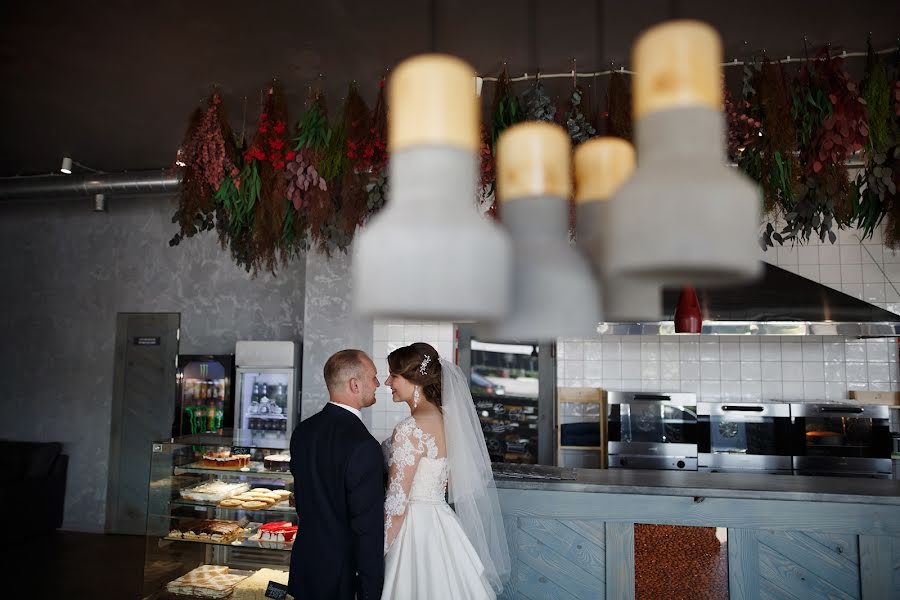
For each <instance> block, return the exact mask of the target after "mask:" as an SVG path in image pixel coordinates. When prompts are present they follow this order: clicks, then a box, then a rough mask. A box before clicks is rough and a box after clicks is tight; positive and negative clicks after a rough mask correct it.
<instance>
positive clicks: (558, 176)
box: [492, 122, 599, 342]
mask: <svg viewBox="0 0 900 600" xmlns="http://www.w3.org/2000/svg"><path fill="white" fill-rule="evenodd" d="M571 154H572V146H571V142H570V140H569V136H568V135H567V134H566V132H565V131H564V130H563V129H562V127H560V126H558V125H556V124H551V123H544V122H530V123H523V124H519V125H515V126H513V127H511V128H509V129H507V130H506V131H505V132H504V133H503V134H502V135H501V136H500V141H499V144H498V148H497V196H498V198H499V200H500V202H502V206H501V207H500V215H501V220H502V222H503V226H504V227H505V228H506V229H507V231H509V234H510V237H511V238H512V245H513V266H512V271H513V275H512V295H511V297H510V314H509V316H508V317H507V318H506V319H503V320H502V321H501V322H499V323H496V324H494V328H493V330H492V334H493V337H494V339H503V340H528V341H537V342H541V341H555V340H556V339H557V338H558V337H560V336H562V337H574V336H583V335H588V334H590V333H591V332H592V331H596V327H597V323H598V321H599V314H598V310H597V307H598V294H597V283H596V281H595V280H594V277H593V275H592V273H591V270H590V267H589V265H588V262H587V261H586V260H585V259H584V257H583V256H582V255H581V253H580V252H579V251H578V249H577V248H576V247H575V246H574V245H572V244H570V243H569V236H568V218H569V197H570V195H571V192H572V174H571Z"/></svg>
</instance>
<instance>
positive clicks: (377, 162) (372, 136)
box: [360, 78, 388, 173]
mask: <svg viewBox="0 0 900 600" xmlns="http://www.w3.org/2000/svg"><path fill="white" fill-rule="evenodd" d="M384 84H385V81H384V78H382V79H381V81H379V82H378V98H377V99H376V100H375V109H374V110H373V111H372V119H371V123H370V125H369V135H368V137H367V138H366V142H365V146H364V147H363V151H362V156H361V157H360V161H361V164H362V165H364V166H365V168H366V170H367V171H369V172H370V173H378V172H380V171H381V170H382V169H384V168H385V166H387V161H388V152H387V100H386V99H385V94H384Z"/></svg>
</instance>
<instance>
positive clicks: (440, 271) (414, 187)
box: [352, 55, 511, 321]
mask: <svg viewBox="0 0 900 600" xmlns="http://www.w3.org/2000/svg"><path fill="white" fill-rule="evenodd" d="M474 78H475V72H474V70H473V69H472V68H471V67H470V66H469V65H468V64H466V63H465V62H463V61H461V60H459V59H456V58H453V57H450V56H443V55H422V56H417V57H413V58H411V59H408V60H406V61H404V62H402V63H401V64H400V65H399V66H398V67H397V68H396V69H395V70H394V73H393V75H392V77H391V80H390V83H389V86H388V103H389V105H390V107H391V110H390V112H389V113H388V149H389V151H390V166H389V169H390V171H389V177H390V182H391V183H390V188H389V192H388V199H387V203H386V205H385V207H384V209H383V210H382V211H381V212H380V213H379V214H378V215H376V216H375V217H374V218H373V219H372V220H371V222H370V223H369V224H368V225H366V226H365V227H363V228H362V229H361V230H360V232H359V235H358V236H357V239H356V242H355V244H354V249H353V262H352V273H353V302H354V309H355V310H356V312H357V313H358V314H362V315H366V316H374V317H397V318H419V319H435V320H437V319H439V320H455V321H478V320H485V319H488V320H489V319H498V318H501V317H503V316H504V315H505V314H506V312H507V310H508V305H509V287H510V263H511V258H510V242H509V239H508V237H507V235H506V234H505V233H504V232H503V231H502V230H501V228H500V227H498V226H497V225H495V224H494V223H492V222H490V221H489V220H487V219H485V218H482V217H481V216H480V215H479V214H478V210H477V208H476V206H475V196H476V182H477V180H478V171H477V154H476V153H477V150H478V148H479V143H480V141H479V107H478V102H477V99H476V97H475V93H474V91H475V90H474V89H473V86H472V82H473V81H474Z"/></svg>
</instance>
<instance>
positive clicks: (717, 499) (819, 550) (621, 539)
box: [497, 466, 900, 600]
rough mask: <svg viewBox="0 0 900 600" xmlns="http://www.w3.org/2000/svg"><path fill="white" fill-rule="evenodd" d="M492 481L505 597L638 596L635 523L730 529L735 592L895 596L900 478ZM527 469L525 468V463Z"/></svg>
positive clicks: (639, 474) (643, 475)
mask: <svg viewBox="0 0 900 600" xmlns="http://www.w3.org/2000/svg"><path fill="white" fill-rule="evenodd" d="M503 471H504V474H502V475H501V474H499V473H498V481H497V486H498V488H500V489H499V490H498V493H499V497H500V506H501V509H502V510H503V515H504V521H505V525H506V532H507V536H508V539H509V544H510V552H511V555H512V576H511V579H510V582H509V584H508V585H507V587H506V589H505V590H504V593H503V596H502V597H503V598H507V599H513V598H526V599H531V600H538V599H545V598H546V599H548V600H550V599H554V600H555V599H564V600H571V599H575V598H591V599H598V600H599V599H604V598H609V599H611V600H628V599H631V598H634V590H635V574H634V524H635V523H647V524H660V525H693V526H703V527H725V528H727V529H728V589H729V597H730V598H731V599H733V600H751V599H753V600H756V599H779V600H780V599H785V600H792V599H795V598H796V599H798V600H807V599H819V598H834V599H841V600H844V599H847V600H852V599H861V600H876V599H885V600H897V599H900V482H898V481H889V480H875V479H845V478H831V477H790V476H776V475H745V474H725V473H679V472H662V471H624V470H608V471H606V470H580V469H579V470H572V469H553V468H545V469H543V472H544V473H545V474H546V475H548V476H549V477H554V476H555V475H554V474H559V475H564V476H572V475H574V476H575V479H574V480H555V479H550V480H532V479H518V478H510V475H512V476H515V471H516V469H515V468H510V467H509V466H505V467H504V468H503ZM523 472H524V469H523Z"/></svg>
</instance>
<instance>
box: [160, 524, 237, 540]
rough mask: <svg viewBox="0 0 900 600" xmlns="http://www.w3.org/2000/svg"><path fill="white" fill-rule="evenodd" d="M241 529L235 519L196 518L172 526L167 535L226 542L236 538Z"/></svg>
mask: <svg viewBox="0 0 900 600" xmlns="http://www.w3.org/2000/svg"><path fill="white" fill-rule="evenodd" d="M243 531H244V530H243V528H241V526H240V524H239V523H237V522H236V521H221V520H219V519H198V520H196V521H190V522H188V523H183V524H179V525H177V526H176V527H173V528H172V529H171V530H170V531H169V537H170V538H174V539H182V540H194V541H198V542H216V543H218V544H228V543H230V542H232V541H234V540H236V539H237V538H238V537H239V536H240V535H241V533H242V532H243Z"/></svg>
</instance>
